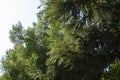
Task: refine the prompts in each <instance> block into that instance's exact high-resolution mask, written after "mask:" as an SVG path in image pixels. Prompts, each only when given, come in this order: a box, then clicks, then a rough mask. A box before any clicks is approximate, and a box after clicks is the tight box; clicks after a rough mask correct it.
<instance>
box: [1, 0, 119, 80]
mask: <svg viewBox="0 0 120 80" xmlns="http://www.w3.org/2000/svg"><path fill="white" fill-rule="evenodd" d="M119 7H120V1H119V0H42V4H40V6H39V7H38V9H40V11H39V13H37V18H38V22H37V23H33V27H32V28H28V29H26V30H25V29H24V28H23V26H22V23H21V22H18V23H17V24H15V25H13V26H12V29H11V30H10V40H11V42H13V44H14V48H13V49H9V50H8V51H7V52H6V57H5V58H4V59H3V60H2V64H3V70H4V74H3V76H1V78H0V79H2V80H21V79H23V80H119V79H120V76H119V73H120V68H119V67H120V42H119V41H120V38H119V36H120V9H119ZM41 8H42V9H41Z"/></svg>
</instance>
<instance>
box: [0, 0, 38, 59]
mask: <svg viewBox="0 0 120 80" xmlns="http://www.w3.org/2000/svg"><path fill="white" fill-rule="evenodd" d="M39 4H40V2H39V0H0V59H1V58H2V56H4V55H5V52H6V50H8V49H10V48H12V47H13V44H12V43H11V42H10V40H9V31H10V29H12V25H13V24H16V23H17V22H18V21H20V22H21V23H22V25H23V27H24V28H25V29H26V28H27V27H32V23H33V22H37V17H36V14H37V12H38V11H39V10H38V9H37V7H38V6H39Z"/></svg>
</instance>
